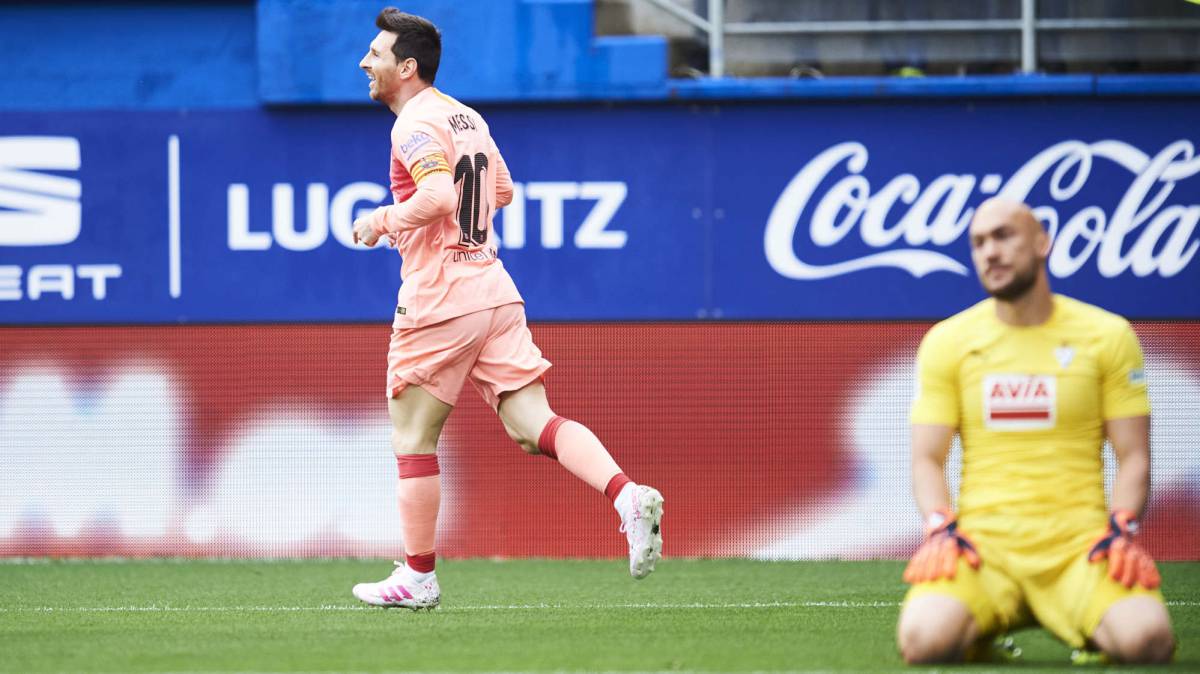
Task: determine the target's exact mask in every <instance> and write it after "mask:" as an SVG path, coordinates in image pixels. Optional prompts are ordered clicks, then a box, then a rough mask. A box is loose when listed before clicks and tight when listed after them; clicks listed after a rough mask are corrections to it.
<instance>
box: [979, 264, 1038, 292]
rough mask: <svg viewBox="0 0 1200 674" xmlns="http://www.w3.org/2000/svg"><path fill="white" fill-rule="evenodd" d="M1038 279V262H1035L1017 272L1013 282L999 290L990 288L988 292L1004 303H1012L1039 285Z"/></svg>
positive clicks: (1014, 274)
mask: <svg viewBox="0 0 1200 674" xmlns="http://www.w3.org/2000/svg"><path fill="white" fill-rule="evenodd" d="M1037 277H1038V261H1037V260H1034V261H1033V262H1032V263H1031V264H1030V265H1029V266H1028V267H1026V268H1024V269H1020V270H1017V271H1015V272H1014V273H1013V277H1012V280H1011V281H1009V282H1008V283H1006V284H1004V285H1002V286H1000V287H999V288H988V289H987V292H988V294H989V295H991V296H992V297H995V298H996V299H998V300H1000V301H1002V302H1012V301H1014V300H1018V299H1020V298H1022V297H1024V296H1025V293H1027V292H1029V289H1030V288H1032V287H1033V286H1034V284H1035V283H1037Z"/></svg>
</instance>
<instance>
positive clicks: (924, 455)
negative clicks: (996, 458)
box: [904, 325, 979, 583]
mask: <svg viewBox="0 0 1200 674" xmlns="http://www.w3.org/2000/svg"><path fill="white" fill-rule="evenodd" d="M943 330H944V328H943V326H942V325H937V326H934V328H933V329H932V330H930V331H929V333H928V334H927V335H925V339H923V340H921V348H920V349H918V351H917V395H916V398H915V399H914V400H913V407H912V415H911V424H912V433H911V440H912V476H913V496H914V497H915V498H916V501H917V507H918V508H919V509H920V510H921V515H922V516H923V518H924V521H925V542H924V543H922V544H921V547H920V548H918V549H917V552H916V554H914V555H913V558H912V560H911V561H909V563H908V566H907V567H906V568H905V569H904V580H905V581H906V582H909V583H924V582H929V581H934V580H938V579H940V578H953V577H954V575H955V572H956V570H957V567H958V558H959V557H964V558H965V559H966V560H967V562H968V563H969V564H970V565H971V566H972V567H975V568H978V567H979V554H978V553H977V552H976V551H975V546H974V544H972V543H971V541H970V540H969V539H968V538H967V537H966V536H965V535H964V534H963V533H961V532H960V531H958V520H957V518H956V517H955V514H954V511H953V510H951V509H950V489H949V487H947V485H946V474H945V466H946V456H947V455H948V454H949V453H950V443H951V442H952V441H953V440H954V432H955V430H956V429H957V427H958V409H959V400H958V397H959V396H958V388H957V382H958V377H957V374H956V366H955V361H954V359H953V350H952V349H950V348H948V346H949V345H947V344H942V343H940V342H942V341H944V340H943V334H944V332H943Z"/></svg>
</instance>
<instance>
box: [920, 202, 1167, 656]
mask: <svg viewBox="0 0 1200 674" xmlns="http://www.w3.org/2000/svg"><path fill="white" fill-rule="evenodd" d="M969 235H970V242H971V257H972V260H973V261H974V264H975V271H976V273H977V274H978V275H979V280H980V282H981V283H982V284H983V287H984V289H985V290H986V291H987V292H988V294H989V295H991V298H990V299H986V300H984V301H982V302H980V303H979V304H976V305H975V306H973V307H971V308H969V309H967V310H966V311H963V312H961V313H959V314H957V315H955V316H952V317H951V318H949V319H947V320H945V321H942V322H941V323H938V324H937V325H935V326H934V327H933V328H932V329H931V330H930V331H929V333H928V334H926V335H925V338H924V339H923V340H922V342H921V346H920V349H919V350H918V354H917V370H918V373H917V376H918V392H917V395H916V399H915V401H914V403H913V408H912V418H911V421H912V462H913V491H914V494H915V496H916V501H917V506H918V507H919V508H920V510H921V513H922V515H923V516H924V517H925V522H926V539H925V542H924V544H923V545H922V546H921V547H920V548H919V549H918V550H917V553H916V555H914V556H913V558H912V561H911V562H910V563H909V565H908V567H907V569H906V570H905V572H904V579H905V581H907V582H908V583H911V584H912V587H911V588H910V589H909V592H908V596H907V597H906V598H905V601H904V606H903V608H902V610H901V613H900V621H899V627H898V634H897V639H898V645H899V648H900V653H901V655H902V656H903V658H904V659H905V661H907V662H909V663H934V662H956V661H962V660H971V659H977V658H982V657H985V656H986V655H987V654H988V651H989V650H990V647H991V641H992V639H993V638H994V637H996V636H998V635H1003V634H1005V633H1007V632H1009V631H1010V630H1014V629H1018V628H1021V627H1026V626H1033V625H1041V626H1042V627H1044V628H1046V629H1047V630H1049V631H1050V632H1052V633H1053V634H1054V635H1055V636H1056V637H1058V638H1059V639H1061V640H1062V641H1063V642H1065V643H1067V644H1068V645H1070V646H1072V647H1073V648H1075V649H1078V650H1077V654H1076V655H1077V656H1081V657H1087V658H1107V659H1111V660H1113V661H1117V662H1130V663H1162V662H1167V661H1169V660H1170V658H1171V657H1172V653H1173V651H1174V637H1173V635H1172V632H1171V623H1170V618H1169V617H1168V615H1167V610H1166V606H1165V605H1164V603H1163V598H1162V594H1161V593H1160V592H1159V590H1158V587H1159V583H1160V579H1159V573H1158V570H1157V569H1156V568H1155V565H1154V561H1153V560H1152V559H1151V558H1150V556H1149V555H1148V554H1147V553H1146V552H1145V550H1144V549H1142V548H1141V547H1140V546H1139V545H1138V544H1137V543H1135V542H1134V538H1133V536H1134V534H1135V533H1136V532H1137V517H1138V515H1139V514H1140V513H1141V512H1142V508H1143V507H1144V506H1145V504H1146V496H1147V491H1148V489H1149V482H1150V439H1149V434H1150V433H1149V429H1150V417H1149V414H1150V406H1149V402H1148V399H1147V396H1146V383H1145V376H1144V374H1143V372H1142V354H1141V349H1140V348H1139V346H1138V342H1137V337H1136V336H1135V335H1134V333H1133V330H1132V329H1131V328H1130V326H1129V323H1128V322H1127V321H1125V320H1124V319H1123V318H1121V317H1119V316H1116V315H1114V314H1111V313H1109V312H1107V311H1104V310H1102V309H1100V308H1098V307H1094V306H1091V305H1088V304H1084V303H1083V302H1079V301H1077V300H1073V299H1071V298H1069V297H1065V296H1063V295H1056V294H1052V293H1051V292H1050V285H1049V281H1048V279H1047V273H1046V268H1045V266H1046V259H1047V256H1048V255H1049V254H1050V247H1051V240H1050V237H1049V235H1048V234H1047V233H1046V232H1045V231H1044V230H1043V228H1042V226H1041V224H1040V223H1039V222H1038V221H1037V219H1036V218H1035V217H1034V215H1033V213H1032V211H1030V209H1029V208H1028V207H1027V206H1025V205H1024V204H1020V203H1015V202H1011V201H1005V200H1002V199H999V198H996V199H991V200H988V201H986V202H985V203H984V204H982V205H981V206H980V207H979V210H978V211H977V212H976V214H975V217H974V219H973V220H972V222H971V225H970V229H969ZM956 431H957V432H958V434H959V437H960V439H961V441H962V448H963V450H962V483H961V489H960V493H959V498H958V513H957V515H956V513H955V512H954V511H953V510H951V503H950V495H949V490H948V488H947V485H946V480H945V474H944V472H943V466H944V464H945V460H946V455H947V453H948V451H949V449H950V444H951V440H952V439H953V437H954V433H955V432H956ZM1106 437H1107V438H1108V439H1109V441H1110V442H1111V443H1112V446H1113V450H1114V452H1115V454H1116V458H1117V461H1118V468H1117V476H1116V482H1115V484H1114V486H1113V492H1112V509H1111V512H1109V511H1108V510H1107V509H1106V507H1105V502H1104V476H1103V468H1102V461H1101V447H1102V445H1103V442H1104V439H1105V438H1106ZM1097 650H1098V651H1100V653H1096V651H1097Z"/></svg>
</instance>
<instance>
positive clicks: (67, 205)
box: [0, 136, 82, 246]
mask: <svg viewBox="0 0 1200 674" xmlns="http://www.w3.org/2000/svg"><path fill="white" fill-rule="evenodd" d="M79 165H80V161H79V141H78V140H77V139H75V138H71V137H69V136H6V137H0V246H60V245H62V244H66V243H71V242H72V241H74V240H75V239H76V238H78V237H79V225H80V220H81V214H82V211H81V209H80V204H79V197H80V193H81V189H80V183H79V181H78V180H76V179H74V178H67V177H63V176H57V175H50V174H46V173H40V172H39V171H78V170H79Z"/></svg>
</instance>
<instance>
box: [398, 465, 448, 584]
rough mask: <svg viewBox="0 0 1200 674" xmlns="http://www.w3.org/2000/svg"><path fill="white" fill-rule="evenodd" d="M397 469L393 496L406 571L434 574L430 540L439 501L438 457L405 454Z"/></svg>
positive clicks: (432, 535) (431, 540)
mask: <svg viewBox="0 0 1200 674" xmlns="http://www.w3.org/2000/svg"><path fill="white" fill-rule="evenodd" d="M396 465H397V466H398V467H399V469H400V482H399V485H398V486H397V487H396V494H397V496H398V497H399V498H398V500H399V503H400V527H401V530H402V531H403V534H404V553H405V557H406V560H407V564H408V567H409V568H410V569H412V570H414V571H417V572H420V573H426V572H428V571H433V564H434V553H433V539H434V533H435V532H436V530H437V516H438V506H439V505H440V504H441V501H442V486H441V477H440V475H441V471H440V470H439V469H438V461H437V454H406V455H403V456H399V457H397V458H396Z"/></svg>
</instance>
